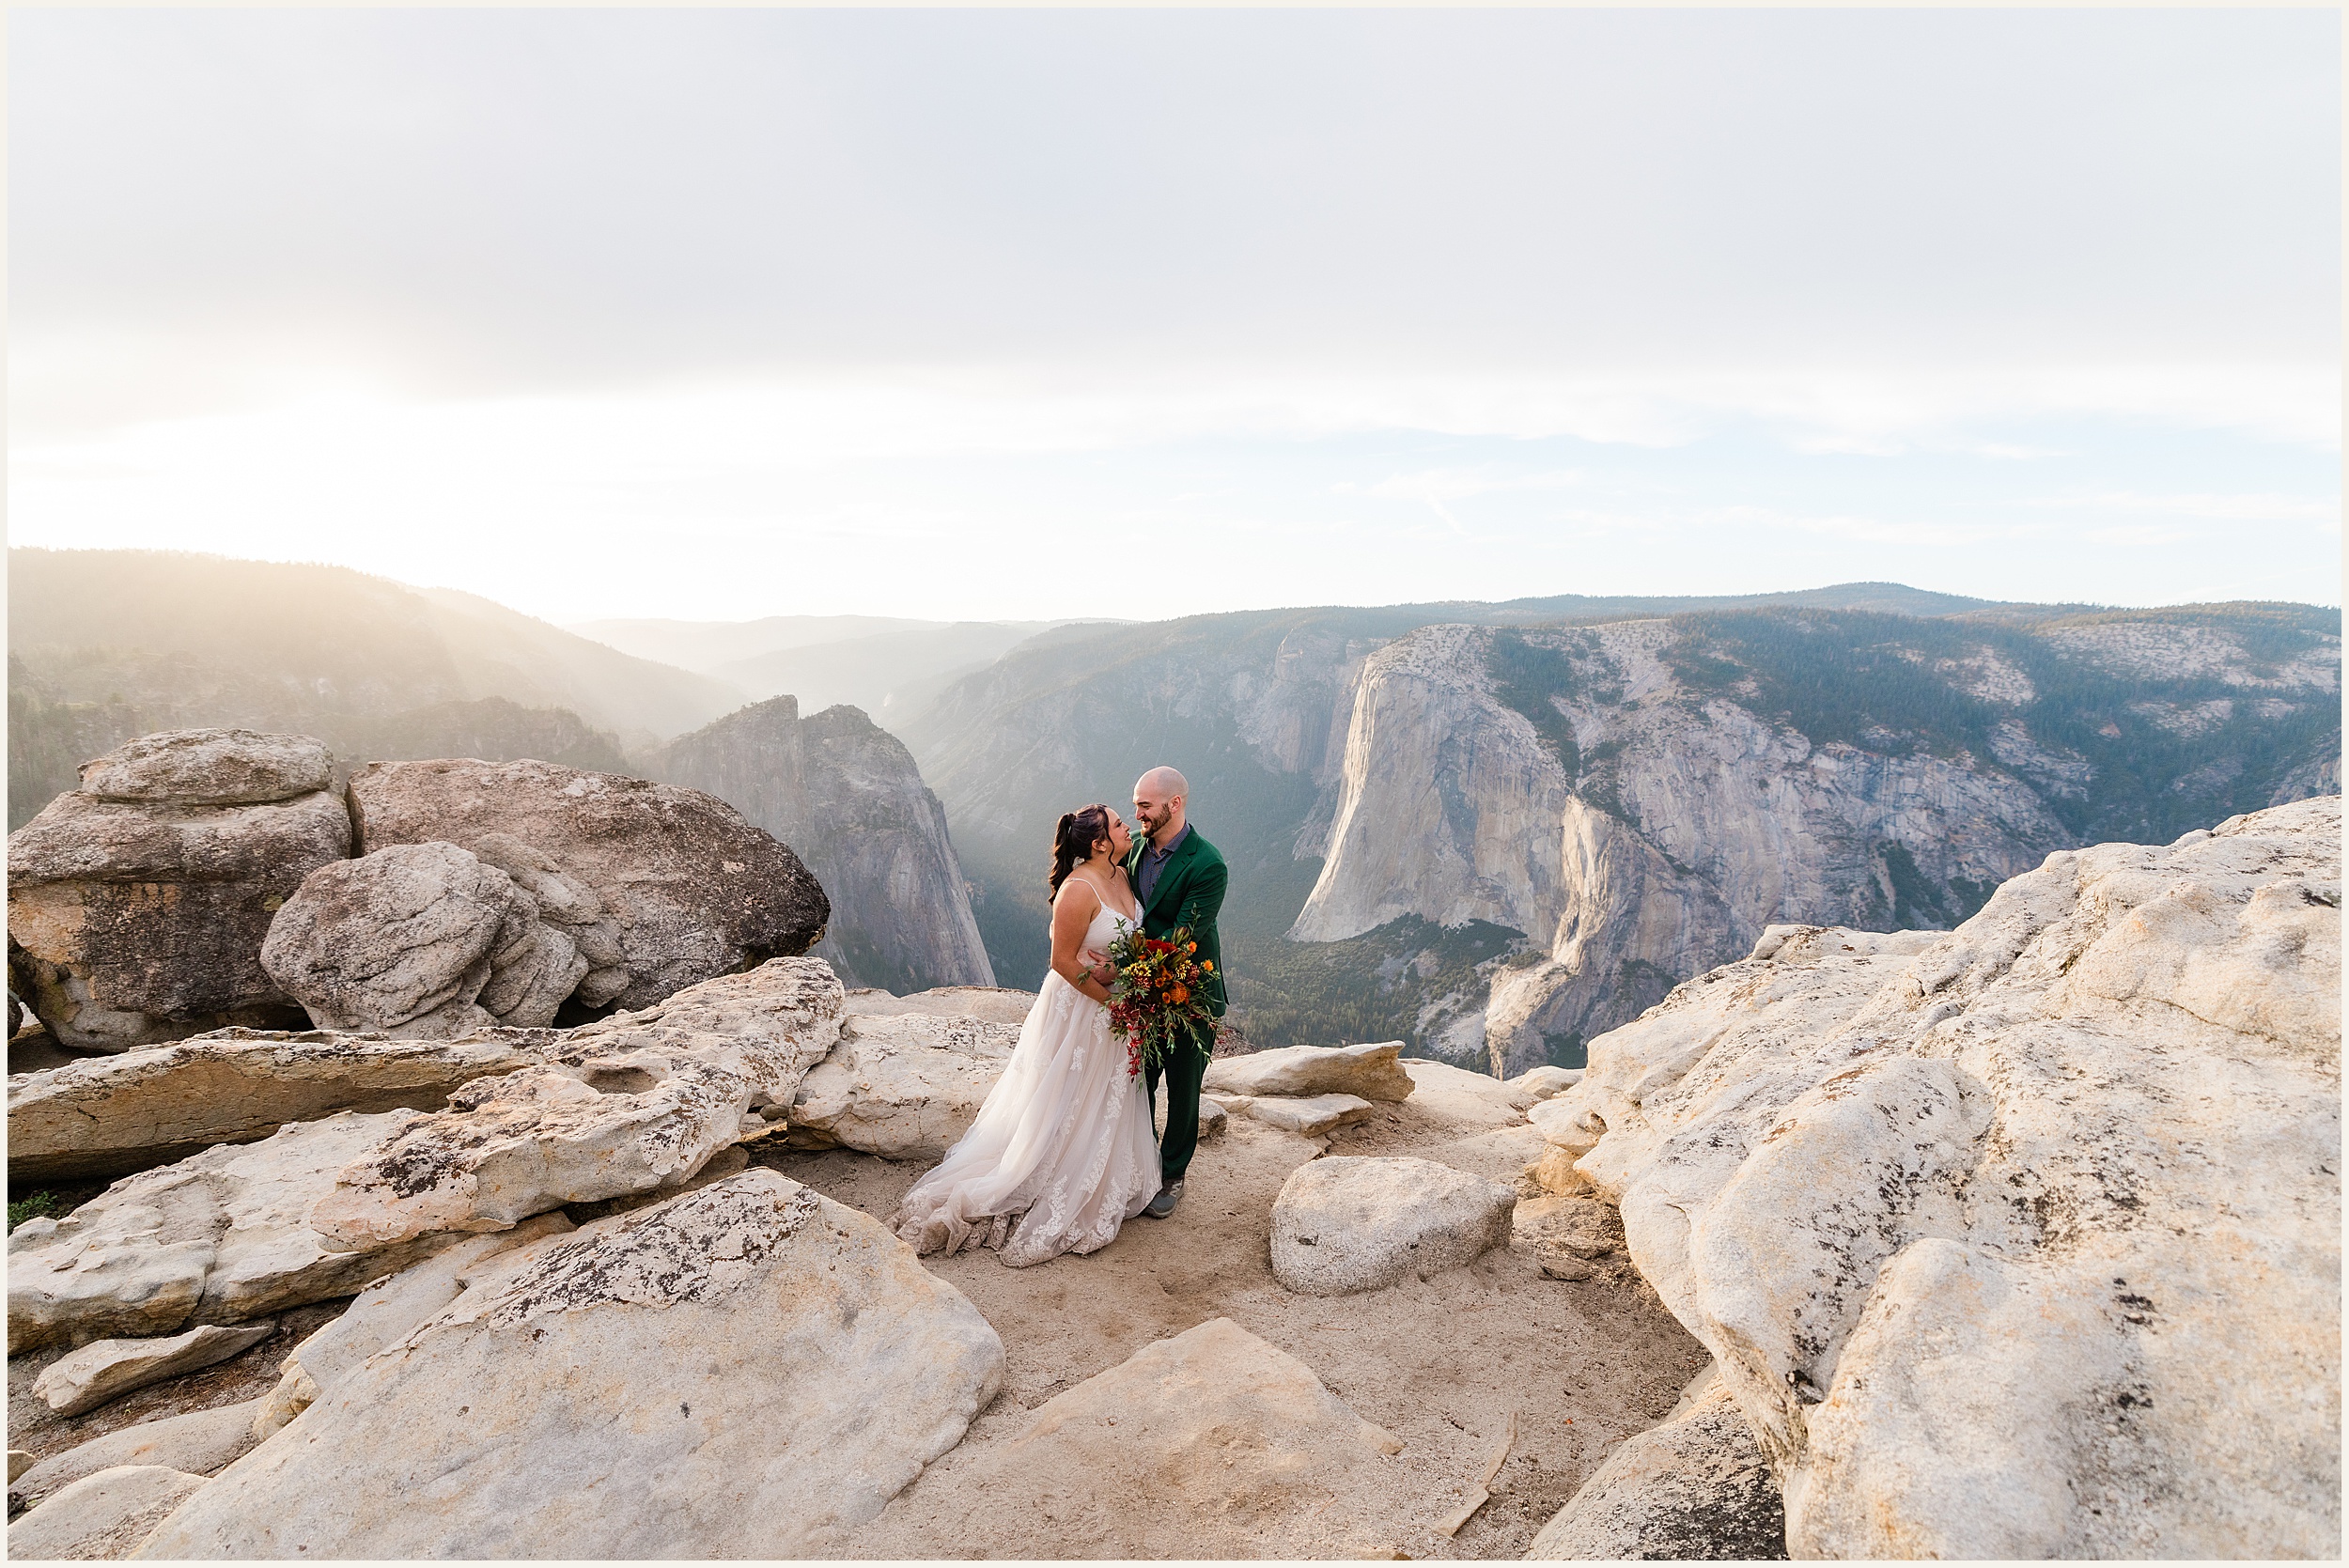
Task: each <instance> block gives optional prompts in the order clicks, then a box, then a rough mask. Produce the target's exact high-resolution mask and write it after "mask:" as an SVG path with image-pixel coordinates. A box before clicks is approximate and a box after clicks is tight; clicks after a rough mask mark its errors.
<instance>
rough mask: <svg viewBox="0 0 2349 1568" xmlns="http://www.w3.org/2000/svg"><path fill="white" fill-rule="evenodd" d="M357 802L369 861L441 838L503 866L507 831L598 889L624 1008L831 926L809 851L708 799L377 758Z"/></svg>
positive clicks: (545, 771) (568, 776)
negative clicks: (395, 848) (497, 842)
mask: <svg viewBox="0 0 2349 1568" xmlns="http://www.w3.org/2000/svg"><path fill="white" fill-rule="evenodd" d="M349 795H350V815H351V820H352V822H353V823H354V824H355V826H356V829H357V835H358V836H357V848H358V850H359V852H360V853H361V854H372V853H373V852H375V851H376V850H378V849H381V848H383V847H384V846H388V845H395V844H424V843H428V842H430V841H432V840H435V839H439V840H445V841H447V842H449V843H453V844H457V845H460V846H464V847H465V848H468V849H472V850H474V851H475V853H476V854H483V853H486V854H488V855H489V856H490V858H493V859H494V858H495V857H496V856H497V854H498V852H499V848H498V846H490V847H489V848H488V849H487V850H486V851H485V849H484V848H483V846H485V845H486V844H488V842H489V841H490V839H491V838H492V837H493V836H494V837H497V838H501V839H504V840H510V841H513V842H515V843H518V844H520V845H522V846H527V847H528V848H529V849H530V850H532V851H535V852H536V853H537V855H538V856H541V857H543V858H544V861H545V862H546V863H547V864H548V865H549V866H551V867H552V868H553V869H554V871H555V872H556V873H558V874H559V875H560V876H562V877H564V878H566V879H567V880H568V882H569V883H571V884H573V885H575V886H577V887H579V888H581V889H584V890H586V891H587V892H589V893H593V895H594V897H595V900H596V902H597V905H598V907H599V909H600V911H601V914H600V915H599V917H598V922H601V921H605V920H608V921H609V923H610V924H609V925H608V926H607V927H605V929H606V930H608V932H609V933H610V934H611V935H612V936H613V938H614V940H615V941H616V944H617V946H618V948H619V956H618V958H617V959H616V960H615V963H614V964H610V965H599V968H600V969H604V970H608V969H612V968H614V967H616V968H618V969H621V970H625V971H626V977H627V978H626V983H625V984H624V985H620V986H619V988H618V989H616V990H612V991H610V993H609V995H608V996H607V997H606V998H605V1000H606V1001H611V1002H614V1003H616V1004H617V1005H618V1006H620V1007H623V1008H628V1009H641V1008H644V1007H648V1006H650V1005H652V1004H653V1003H655V1002H657V1001H661V1000H662V999H663V998H665V997H668V996H671V995H674V994H675V993H677V992H678V991H681V990H683V989H684V988H685V987H686V986H692V985H695V984H697V983H699V982H701V981H705V980H708V979H712V978H714V977H716V976H718V975H723V974H732V973H735V972H737V971H739V970H746V969H749V968H751V967H753V966H754V965H756V964H759V963H762V962H764V961H766V960H767V959H769V958H772V957H778V956H795V955H800V954H803V953H805V952H806V951H807V950H808V949H809V948H810V947H813V946H814V945H815V944H816V942H817V940H818V939H821V938H822V936H823V934H824V927H825V922H826V921H827V920H828V919H829V918H830V917H831V905H830V903H829V902H828V901H827V900H826V898H825V896H824V890H823V889H822V888H821V887H819V886H817V881H816V878H815V877H813V876H812V875H810V873H809V872H808V869H807V867H806V866H804V865H802V864H801V862H800V859H799V857H798V856H797V855H795V854H793V853H792V852H791V851H790V849H788V848H787V847H786V846H784V845H782V844H779V843H777V842H776V841H775V840H774V839H773V838H771V837H770V836H769V835H768V834H766V833H764V832H762V831H759V830H758V829H757V828H754V827H753V826H752V825H751V824H750V823H749V822H747V821H745V820H744V819H743V817H742V815H741V814H740V813H739V812H737V811H736V810H735V809H734V808H733V807H731V806H729V805H727V804H726V803H725V802H724V801H723V800H719V799H717V798H716V797H715V796H710V795H705V794H703V793H701V792H700V791H699V790H693V789H681V788H678V787H677V786H675V785H672V784H652V783H650V782H648V781H646V780H644V779H630V778H622V777H620V776H619V775H617V774H612V773H590V772H584V771H582V770H581V769H579V768H563V767H558V766H556V765H555V764H553V763H548V762H529V761H525V762H506V763H490V762H479V761H474V760H472V759H469V758H457V759H446V760H441V761H435V762H379V763H371V764H369V765H368V766H367V767H366V768H360V769H359V770H358V771H357V772H355V773H353V774H352V775H351V777H350V789H349ZM509 858H510V857H509ZM591 924H595V923H591ZM589 957H590V960H591V962H594V961H595V958H596V955H589ZM611 978H612V979H613V980H616V977H611Z"/></svg>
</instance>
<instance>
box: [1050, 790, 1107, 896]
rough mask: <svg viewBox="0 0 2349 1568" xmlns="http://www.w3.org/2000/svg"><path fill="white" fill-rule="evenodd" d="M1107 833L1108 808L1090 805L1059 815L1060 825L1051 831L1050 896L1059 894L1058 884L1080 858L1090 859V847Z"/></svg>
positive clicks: (1075, 865) (1091, 853)
mask: <svg viewBox="0 0 2349 1568" xmlns="http://www.w3.org/2000/svg"><path fill="white" fill-rule="evenodd" d="M1109 836H1110V809H1109V807H1107V806H1104V805H1090V806H1086V807H1085V808H1083V809H1082V810H1081V811H1065V812H1063V813H1061V814H1060V826H1059V827H1057V828H1055V829H1053V830H1052V876H1051V881H1050V887H1051V894H1050V896H1052V897H1054V898H1057V897H1059V896H1060V885H1061V884H1062V883H1063V882H1066V881H1067V880H1068V874H1069V873H1070V872H1072V871H1074V870H1076V869H1077V862H1079V861H1086V860H1091V859H1092V858H1093V846H1095V845H1097V844H1098V843H1100V842H1101V841H1102V840H1103V839H1105V838H1107V837H1109Z"/></svg>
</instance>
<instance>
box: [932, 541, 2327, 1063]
mask: <svg viewBox="0 0 2349 1568" xmlns="http://www.w3.org/2000/svg"><path fill="white" fill-rule="evenodd" d="M1900 607H1914V609H1916V610H1921V611H1924V612H1926V613H1910V612H1909V611H1908V610H1905V609H1902V608H1900ZM2340 659H2341V654H2340V612H2338V611H2333V610H2323V609H2315V608H2311V607H2308V606H2267V605H2220V606H2205V607H2199V608H2188V609H2183V610H2171V611H2161V612H2147V611H2108V612H2107V611H2096V610H2092V609H2083V608H2081V607H2077V606H2046V605H2017V604H1993V603H1986V602H1983V601H1980V600H1972V599H1963V598H1955V597H1953V596H1941V595H1927V594H1921V593H1919V592H1918V591H1917V590H1913V589H1907V588H1904V587H1901V586H1900V585H1898V584H1882V583H1853V584H1844V585H1841V586H1838V587H1833V588H1827V589H1819V590H1812V591H1809V592H1805V593H1800V594H1772V595H1756V596H1742V597H1739V598H1717V599H1692V598H1670V599H1657V598H1641V599H1627V598H1619V599H1598V598H1581V597H1572V596H1569V597H1564V598H1544V599H1525V600H1517V601H1514V602H1511V603H1507V604H1441V605H1404V606H1390V607H1386V608H1383V609H1375V610H1347V609H1322V610H1290V611H1267V612H1256V613H1244V614H1229V615H1210V616H1195V617H1190V618H1188V619H1185V620H1179V621H1170V622H1159V623H1152V624H1149V625H1144V626H1135V627H1118V628H1109V629H1098V628H1096V629H1082V628H1064V629H1061V630H1060V631H1057V632H1054V633H1052V634H1051V635H1050V636H1049V637H1043V638H1037V639H1033V640H1031V641H1030V642H1028V643H1026V644H1022V645H1020V646H1019V647H1017V648H1015V649H1013V650H1012V651H1011V652H1009V653H1008V654H1006V655H1005V656H1004V657H1003V659H1002V660H999V661H998V662H997V663H996V664H995V665H993V666H991V667H990V668H988V670H986V671H984V672H982V673H980V674H977V675H972V676H969V677H967V678H965V679H963V680H961V681H959V682H957V683H956V684H955V685H954V686H952V687H950V688H949V689H948V690H947V691H945V692H943V693H942V694H941V696H940V698H939V699H938V701H937V702H936V703H935V704H934V705H933V706H932V707H931V708H930V709H929V710H928V711H927V712H926V713H924V714H922V715H920V716H919V717H918V718H917V719H916V720H915V721H914V722H912V723H911V724H910V725H909V726H908V728H907V729H906V731H905V734H906V736H907V740H908V744H909V745H910V746H911V747H912V749H913V752H914V754H915V756H916V757H917V758H919V759H920V762H921V765H922V769H923V773H924V775H925V776H926V778H927V779H928V780H929V781H930V784H931V786H932V787H933V788H934V789H936V790H937V792H938V794H939V797H940V799H941V800H942V801H943V802H944V804H945V808H946V815H947V819H948V822H949V824H950V825H951V827H952V830H953V832H954V836H955V842H956V846H957V850H958V851H959V853H960V856H961V860H962V864H963V867H964V870H965V873H966V875H968V876H969V877H970V878H971V880H972V885H973V900H972V903H973V913H974V915H975V916H976V919H977V922H978V924H979V928H980V930H981V932H982V934H983V935H984V936H985V938H986V939H987V943H988V953H989V955H990V957H991V958H992V961H993V967H994V969H995V972H996V973H997V975H998V976H999V977H1000V978H1001V979H1002V982H1003V984H1005V985H1013V986H1032V985H1034V984H1035V983H1036V981H1037V979H1038V978H1039V977H1040V976H1041V974H1042V972H1043V968H1044V955H1045V941H1044V920H1045V913H1046V909H1045V904H1044V898H1043V867H1044V860H1045V845H1046V843H1047V841H1048V838H1049V832H1050V823H1051V821H1052V820H1053V818H1054V817H1055V816H1056V815H1058V814H1059V813H1060V812H1062V811H1065V810H1068V809H1070V808H1071V807H1074V806H1077V805H1080V804H1082V803H1085V802H1087V801H1090V800H1110V801H1112V802H1115V801H1120V800H1124V799H1125V798H1126V795H1127V793H1128V791H1129V790H1130V788H1131V785H1132V782H1133V779H1134V777H1135V776H1136V775H1137V774H1138V773H1139V772H1141V771H1142V770H1143V768H1146V767H1149V766H1151V765H1152V764H1155V763H1159V762H1172V763H1174V764H1175V765H1176V766H1178V767H1180V768H1183V769H1184V771H1185V772H1186V773H1188V774H1189V775H1190V780H1191V784H1192V810H1193V819H1194V820H1195V821H1196V822H1197V823H1198V825H1199V828H1200V830H1201V831H1203V832H1204V833H1205V834H1206V836H1207V837H1208V838H1209V839H1211V840H1213V841H1214V842H1215V843H1216V844H1217V845H1218V846H1220V847H1221V849H1222V850H1223V852H1224V855H1225V858H1226V859H1227V860H1228V861H1229V862H1231V865H1232V871H1233V877H1232V893H1231V900H1230V903H1229V904H1228V905H1227V909H1226V914H1225V918H1224V931H1225V957H1226V960H1227V963H1228V964H1229V966H1230V970H1231V973H1232V980H1233V985H1234V989H1235V1008H1236V1011H1237V1013H1238V1015H1239V1016H1240V1017H1241V1019H1242V1022H1243V1023H1244V1024H1245V1026H1246V1028H1247V1030H1248V1032H1249V1035H1250V1037H1251V1038H1252V1040H1254V1041H1255V1042H1256V1043H1258V1044H1260V1045H1263V1044H1287V1043H1292V1042H1295V1041H1302V1040H1316V1041H1325V1042H1326V1041H1329V1040H1333V1039H1341V1038H1354V1039H1369V1038H1393V1037H1397V1036H1400V1037H1404V1038H1407V1039H1408V1040H1410V1041H1411V1042H1412V1043H1413V1045H1414V1046H1415V1048H1420V1049H1423V1050H1429V1051H1434V1052H1438V1053H1439V1054H1445V1055H1449V1056H1451V1057H1453V1058H1455V1060H1460V1061H1464V1062H1470V1063H1484V1062H1486V1061H1488V1060H1489V1059H1491V1058H1492V1057H1493V1056H1495V1055H1498V1056H1500V1057H1501V1058H1504V1059H1505V1061H1506V1063H1509V1064H1514V1065H1517V1066H1521V1065H1523V1064H1524V1063H1526V1062H1527V1061H1529V1060H1539V1059H1541V1058H1542V1057H1544V1056H1553V1057H1557V1058H1561V1059H1571V1058H1572V1057H1573V1056H1574V1054H1575V1053H1576V1052H1578V1051H1579V1048H1580V1042H1581V1040H1582V1039H1584V1038H1587V1037H1588V1035H1589V1034H1590V1033H1592V1032H1595V1031H1596V1030H1598V1029H1600V1028H1603V1027H1607V1026H1608V1024H1609V1023H1610V1021H1611V1022H1620V1021H1622V1019H1623V1018H1626V1017H1631V1016H1633V1015H1635V1014H1636V1013H1637V1012H1638V1011H1639V1009H1640V1008H1641V1007H1643V1006H1645V1005H1646V1004H1647V1003H1648V1002H1650V1001H1654V1000H1656V999H1657V997H1659V996H1661V995H1662V993H1663V990H1664V989H1668V988H1669V987H1670V986H1671V985H1672V983H1674V982H1675V981H1677V980H1680V979H1685V978H1687V977H1688V974H1690V973H1693V972H1696V970H1699V969H1702V968H1704V967H1708V966H1709V965H1710V964H1713V963H1718V962H1719V961H1720V960H1721V957H1722V956H1724V955H1732V954H1733V950H1735V948H1736V947H1737V945H1738V944H1739V943H1741V942H1743V943H1749V944H1750V940H1751V939H1752V936H1753V935H1754V934H1755V933H1756V932H1757V931H1758V927H1759V924H1767V923H1769V922H1771V921H1783V920H1822V921H1826V920H1833V921H1838V922H1842V923H1844V924H1864V925H1868V926H1871V927H1874V928H1878V929H1883V928H1890V927H1891V926H1895V925H1917V924H1929V925H1945V924H1950V923H1952V922H1953V921H1954V920H1956V919H1958V918H1960V917H1962V916H1963V915H1964V914H1965V913H1967V912H1968V911H1969V910H1970V909H1971V908H1974V907H1977V906H1978V905H1979V902H1980V900H1981V898H1982V896H1983V895H1984V894H1985V893H1986V892H1987V891H1988V889H1989V888H1990V887H1991V886H1993V885H1995V883H1996V882H1997V881H1998V880H1999V879H2000V878H2001V877H2005V876H2007V875H2009V874H2011V872H2012V870H2014V869H2016V868H2019V867H2021V866H2024V865H2027V864H2030V863H2035V862H2036V861H2037V860H2038V859H2039V858H2041V857H2043V856H2044V855H2045V854H2046V852H2047V851H2048V850H2049V849H2051V848H2057V847H2062V846H2068V845H2073V844H2079V843H2087V842H2095V841H2099V840H2111V839H2129V838H2135V839H2140V840H2146V841H2167V840H2168V839H2170V838H2174V837H2175V836H2176V835H2177V834H2178V833H2179V832H2182V831H2186V829H2188V828H2192V827H2198V826H2201V827H2206V826H2209V825H2211V824H2212V823H2215V822H2216V821H2217V820H2219V819H2220V818H2223V817H2224V816H2226V815H2230V814H2232V813H2233V812H2236V811H2241V810H2247V809H2251V808H2252V807H2255V806H2263V805H2266V804H2268V803H2270V802H2271V801H2281V800H2293V799H2298V798H2300V797H2302V796H2306V795H2310V794H2316V793H2322V792H2326V791H2337V790H2338V789H2339V788H2340V762H2341V722H2340V721H2341V712H2340V698H2339V693H2340ZM1325 857H1327V860H1326V862H1325ZM1641 922H1645V923H1646V924H1644V925H1643V924H1641Z"/></svg>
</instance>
